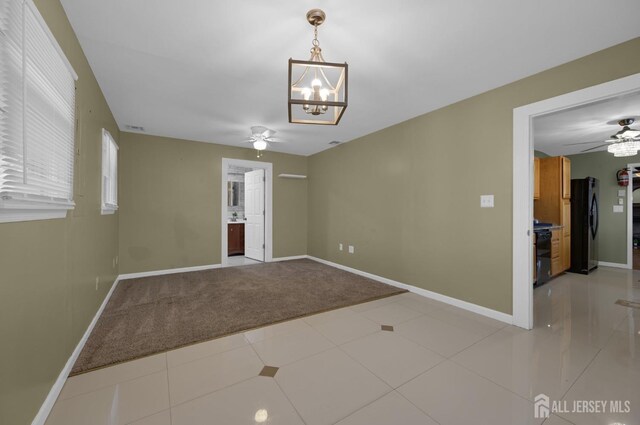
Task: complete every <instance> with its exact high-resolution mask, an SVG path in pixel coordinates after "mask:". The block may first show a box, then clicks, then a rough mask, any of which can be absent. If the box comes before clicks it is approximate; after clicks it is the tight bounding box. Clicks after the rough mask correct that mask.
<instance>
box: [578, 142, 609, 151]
mask: <svg viewBox="0 0 640 425" xmlns="http://www.w3.org/2000/svg"><path fill="white" fill-rule="evenodd" d="M608 145H609V143H603V144H602V145H599V146H594V147H592V148H589V149H585V150H583V151H580V153H583V152H589V151H593V150H596V149H600V148H601V147H603V146H608Z"/></svg>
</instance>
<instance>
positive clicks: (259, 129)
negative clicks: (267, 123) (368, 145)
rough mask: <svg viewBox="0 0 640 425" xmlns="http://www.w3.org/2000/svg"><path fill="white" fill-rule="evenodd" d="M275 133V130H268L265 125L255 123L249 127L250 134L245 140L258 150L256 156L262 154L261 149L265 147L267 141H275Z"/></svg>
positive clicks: (267, 143)
mask: <svg viewBox="0 0 640 425" xmlns="http://www.w3.org/2000/svg"><path fill="white" fill-rule="evenodd" d="M274 134H276V131H275V130H270V129H268V128H267V127H263V126H261V125H256V126H253V127H251V136H250V137H249V139H248V140H247V142H249V143H252V144H253V148H254V149H255V150H257V151H258V158H260V157H261V156H262V151H263V150H265V149H267V146H268V145H269V143H275V142H276V140H274V138H273V136H274Z"/></svg>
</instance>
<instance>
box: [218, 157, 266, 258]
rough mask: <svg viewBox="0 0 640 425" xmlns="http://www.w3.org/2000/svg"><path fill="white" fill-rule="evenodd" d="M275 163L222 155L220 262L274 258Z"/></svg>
mask: <svg viewBox="0 0 640 425" xmlns="http://www.w3.org/2000/svg"><path fill="white" fill-rule="evenodd" d="M272 175H273V173H272V164H271V163H267V162H259V161H247V160H238V159H228V158H223V159H222V176H221V177H222V179H221V180H222V187H221V207H222V208H221V218H222V220H221V226H222V227H221V236H222V238H221V239H222V244H221V262H222V265H223V266H240V265H248V264H257V263H260V262H268V261H271V260H272V204H273V203H272V193H273V192H272Z"/></svg>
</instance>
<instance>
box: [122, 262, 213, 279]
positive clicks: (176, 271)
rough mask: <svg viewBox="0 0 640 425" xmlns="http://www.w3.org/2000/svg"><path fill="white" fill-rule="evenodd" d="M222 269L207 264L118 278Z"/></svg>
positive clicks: (138, 273) (131, 274) (127, 274)
mask: <svg viewBox="0 0 640 425" xmlns="http://www.w3.org/2000/svg"><path fill="white" fill-rule="evenodd" d="M220 267H222V264H207V265H204V266H193V267H180V268H177V269H165V270H151V271H148V272H137V273H125V274H121V275H120V276H119V277H118V278H119V279H120V280H125V279H135V278H138V277H149V276H162V275H165V274H174V273H187V272H199V271H201V270H211V269H219V268H220Z"/></svg>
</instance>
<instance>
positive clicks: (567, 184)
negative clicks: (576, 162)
mask: <svg viewBox="0 0 640 425" xmlns="http://www.w3.org/2000/svg"><path fill="white" fill-rule="evenodd" d="M560 158H562V199H571V160H570V159H569V158H565V157H564V156H561V157H560ZM569 216H571V212H569Z"/></svg>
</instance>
